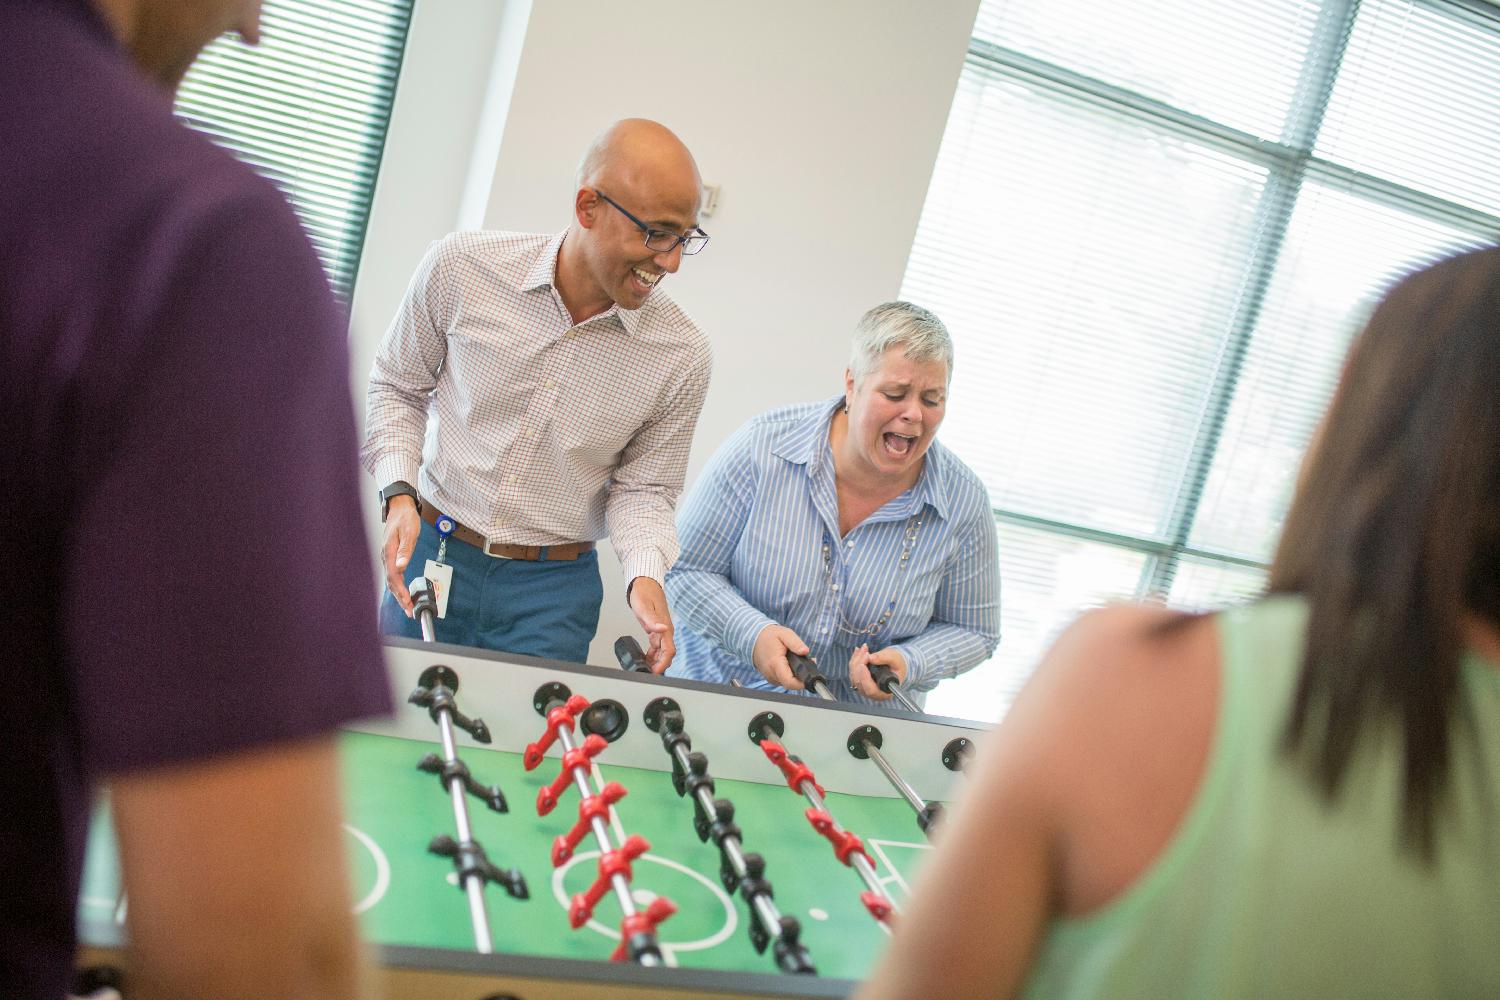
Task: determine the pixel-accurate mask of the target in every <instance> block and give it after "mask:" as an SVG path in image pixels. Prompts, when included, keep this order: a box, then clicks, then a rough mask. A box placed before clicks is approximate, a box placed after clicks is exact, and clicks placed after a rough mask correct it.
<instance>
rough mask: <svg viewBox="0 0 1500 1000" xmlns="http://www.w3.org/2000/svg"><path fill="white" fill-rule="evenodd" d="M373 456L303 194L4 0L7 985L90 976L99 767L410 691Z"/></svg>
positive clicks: (73, 18) (54, 24) (246, 740)
mask: <svg viewBox="0 0 1500 1000" xmlns="http://www.w3.org/2000/svg"><path fill="white" fill-rule="evenodd" d="M355 455H356V441H355V432H354V421H353V413H352V404H351V400H350V391H349V381H348V357H347V350H346V345H345V340H344V321H343V317H342V316H341V314H340V310H339V309H338V307H337V306H336V304H335V302H334V301H333V299H332V297H331V295H330V294H329V291H328V287H327V284H326V281H325V279H324V276H323V272H322V270H321V268H320V267H319V265H318V261H317V259H316V257H315V256H314V254H313V251H312V248H311V247H310V246H309V244H308V241H307V239H306V238H305V237H304V236H303V234H302V232H301V230H300V228H299V226H298V224H297V221H296V218H295V216H294V215H293V214H292V211H291V210H290V208H289V207H288V206H287V205H286V203H285V201H284V200H283V199H282V198H281V196H280V195H279V194H278V193H277V192H276V190H275V189H274V188H273V187H272V186H271V185H270V184H269V183H267V182H265V181H263V180H261V179H260V178H258V177H257V176H255V174H254V173H253V172H252V171H250V170H249V169H247V168H246V167H244V166H242V165H241V164H240V163H238V162H237V161H235V160H234V159H233V158H232V157H231V156H229V155H228V154H226V153H224V152H223V151H221V150H219V149H217V148H216V147H214V146H213V145H212V144H211V143H210V142H209V141H208V140H207V139H205V138H203V137H202V136H200V135H198V134H196V133H193V132H191V131H190V130H188V129H187V128H185V127H183V126H182V125H180V124H179V123H178V122H176V121H175V120H174V119H173V118H172V115H171V106H170V98H169V96H168V95H167V94H166V93H165V92H163V91H162V90H161V89H160V88H159V87H158V86H157V85H155V84H154V83H152V82H150V81H148V80H146V79H145V78H144V77H143V76H142V75H140V74H139V73H138V71H137V70H136V69H135V67H134V66H133V64H131V63H130V62H129V60H128V58H127V56H126V54H125V53H124V52H123V51H122V50H121V49H120V47H119V46H118V45H117V44H116V43H115V41H114V40H113V38H112V37H111V36H110V34H109V33H108V31H107V30H106V28H105V26H104V24H103V22H102V21H100V20H99V19H98V17H97V16H96V15H95V14H94V13H93V12H92V10H91V9H90V8H89V7H88V6H87V5H86V4H85V3H84V2H83V0H56V2H42V0H0V497H3V498H4V503H5V514H6V517H5V519H4V527H3V528H0V567H3V572H0V621H3V628H0V997H5V998H7V1000H18V998H27V1000H29V998H33V997H34V998H45V1000H57V998H58V997H59V996H60V995H61V993H62V991H63V989H64V986H65V983H66V981H67V978H68V969H69V966H70V962H71V956H72V949H73V947H74V910H75V903H76V896H77V892H78V882H79V872H80V867H81V863H82V856H83V848H84V840H85V835H86V832H87V822H88V818H87V813H88V808H89V804H90V796H91V786H92V785H93V784H94V783H95V782H97V781H98V780H99V779H101V778H106V777H108V776H110V775H114V774H121V773H126V772H132V771H137V770H140V769H146V768H152V767H156V766H159V765H165V764H170V763H174V762H180V761H185V760H195V759H202V758H211V757H216V756H220V755H224V754H230V753H233V752H235V751H239V750H245V749H250V748H255V747H262V746H265V745H267V744H274V743H278V742H283V741H290V740H298V739H304V738H307V737H310V736H313V735H315V734H319V733H323V732H326V731H328V730H330V729H332V728H334V727H335V726H337V725H338V724H339V723H340V722H343V721H346V720H350V719H354V718H357V717H361V716H369V715H372V714H376V713H381V712H385V711H388V710H389V707H390V705H389V695H388V693H387V685H386V679H385V675H384V670H383V667H382V661H381V653H380V648H379V646H378V643H377V639H376V628H375V618H374V610H375V592H374V577H373V574H372V570H371V565H370V561H369V556H368V553H367V550H366V538H365V534H364V530H363V528H362V526H361V519H360V508H359V502H358V496H357V493H356V490H357V488H358V486H357V483H358V480H357V472H356V466H355ZM223 836H225V837H233V836H234V831H233V830H225V831H223ZM205 891H211V887H205Z"/></svg>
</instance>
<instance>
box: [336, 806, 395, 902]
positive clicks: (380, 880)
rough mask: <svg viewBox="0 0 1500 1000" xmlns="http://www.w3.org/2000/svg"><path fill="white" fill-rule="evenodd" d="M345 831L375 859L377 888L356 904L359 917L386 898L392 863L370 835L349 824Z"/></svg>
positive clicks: (346, 824) (345, 826)
mask: <svg viewBox="0 0 1500 1000" xmlns="http://www.w3.org/2000/svg"><path fill="white" fill-rule="evenodd" d="M344 829H345V830H348V831H349V832H350V833H352V834H354V839H356V840H358V841H359V842H360V843H361V844H363V845H364V846H365V850H367V851H369V852H370V857H372V858H374V859H375V886H374V888H372V889H371V890H370V892H369V894H368V895H366V896H365V898H364V899H361V900H360V901H359V902H358V903H355V904H354V913H355V915H358V914H361V913H363V912H365V911H366V910H368V909H369V908H370V907H372V906H374V905H375V904H376V903H378V902H380V901H381V899H383V898H384V897H385V893H386V890H387V889H389V888H390V887H391V863H390V862H389V861H388V860H386V856H385V852H384V851H382V850H381V849H380V845H379V844H377V843H375V841H374V839H373V838H371V837H370V835H369V834H367V833H365V832H364V831H363V830H361V829H359V828H358V827H356V826H350V825H349V824H348V823H345V824H344Z"/></svg>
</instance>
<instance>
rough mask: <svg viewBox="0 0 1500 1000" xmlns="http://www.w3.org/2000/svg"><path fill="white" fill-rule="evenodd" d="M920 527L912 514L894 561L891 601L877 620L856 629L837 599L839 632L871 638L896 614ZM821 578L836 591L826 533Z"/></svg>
mask: <svg viewBox="0 0 1500 1000" xmlns="http://www.w3.org/2000/svg"><path fill="white" fill-rule="evenodd" d="M920 527H922V522H921V520H920V515H918V514H913V515H912V516H911V517H909V518H907V519H906V534H905V537H903V538H902V540H901V558H900V559H898V560H897V561H896V573H895V578H896V579H895V586H894V588H893V589H892V591H891V599H890V601H888V602H887V603H886V605H885V608H884V610H882V611H881V613H880V617H879V618H877V619H876V620H875V621H873V622H871V623H870V624H869V625H866V626H865V627H864V628H856V627H855V626H854V624H853V623H852V622H850V621H849V618H848V617H847V616H846V615H845V614H844V601H843V598H842V597H839V598H837V599H836V600H835V602H834V603H835V607H836V609H837V611H838V616H839V620H838V624H837V628H838V630H839V631H840V632H845V633H848V634H849V635H852V636H854V637H856V638H860V637H863V636H868V637H871V638H873V637H875V636H876V635H878V634H879V633H880V631H881V629H883V628H885V626H886V623H887V622H889V621H890V620H891V615H893V614H895V613H896V598H897V597H899V596H900V594H901V585H902V583H903V582H904V581H905V579H906V568H907V567H908V566H910V565H911V550H912V546H913V545H914V544H916V541H917V529H918V528H920ZM823 577H824V580H825V582H826V583H827V585H828V589H829V590H831V591H836V590H837V587H838V585H837V584H835V583H834V582H833V548H832V540H831V537H830V536H829V535H828V534H827V532H824V534H823Z"/></svg>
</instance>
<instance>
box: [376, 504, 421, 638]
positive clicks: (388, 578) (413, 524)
mask: <svg viewBox="0 0 1500 1000" xmlns="http://www.w3.org/2000/svg"><path fill="white" fill-rule="evenodd" d="M421 531H422V518H421V515H419V514H418V513H417V503H416V501H415V500H413V499H412V498H411V497H409V496H397V497H391V503H390V507H389V509H388V510H387V511H386V515H385V541H384V542H383V543H382V544H381V547H380V561H381V562H382V563H383V564H384V565H385V585H386V587H387V588H389V589H390V592H391V596H392V597H394V598H396V603H397V604H399V605H401V608H402V610H404V611H405V612H406V617H408V618H410V617H411V613H412V611H411V594H410V593H408V592H407V590H406V579H405V576H404V574H405V571H406V564H407V563H409V562H411V553H412V550H413V549H415V548H416V547H417V535H419V534H420V533H421Z"/></svg>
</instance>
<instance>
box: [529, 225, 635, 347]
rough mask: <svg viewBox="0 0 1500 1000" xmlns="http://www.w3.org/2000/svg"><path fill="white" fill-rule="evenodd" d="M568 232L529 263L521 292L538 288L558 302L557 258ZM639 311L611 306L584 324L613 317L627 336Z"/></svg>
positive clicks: (543, 249)
mask: <svg viewBox="0 0 1500 1000" xmlns="http://www.w3.org/2000/svg"><path fill="white" fill-rule="evenodd" d="M567 235H568V231H567V230H566V229H564V230H563V231H562V232H560V233H558V234H557V235H556V236H554V237H552V238H551V239H549V240H548V241H547V242H546V244H544V245H543V246H542V249H541V251H540V252H539V253H538V254H537V255H536V260H534V261H532V262H531V268H530V269H529V270H528V271H527V272H526V277H525V278H524V279H523V280H522V281H521V291H523V292H531V291H536V290H537V289H539V288H547V289H550V290H551V291H552V292H553V293H555V294H557V296H558V299H559V301H561V298H562V295H561V293H559V292H558V291H557V256H558V253H559V252H560V251H561V250H562V245H563V240H564V239H566V238H567ZM639 312H640V310H639V309H621V308H620V307H619V306H618V305H617V304H613V303H612V304H611V305H610V307H609V308H608V309H606V310H604V311H603V312H602V313H600V314H599V315H597V316H591V317H589V318H588V319H587V320H585V321H584V323H593V322H596V321H598V320H602V319H606V318H608V317H615V318H617V319H618V320H619V322H620V325H621V326H623V327H624V328H625V332H626V333H628V334H632V335H633V334H634V333H635V325H636V322H637V313H639Z"/></svg>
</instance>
